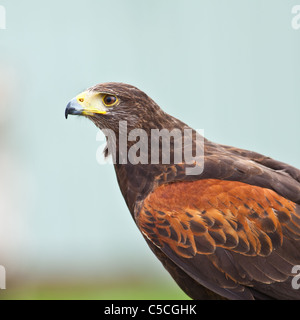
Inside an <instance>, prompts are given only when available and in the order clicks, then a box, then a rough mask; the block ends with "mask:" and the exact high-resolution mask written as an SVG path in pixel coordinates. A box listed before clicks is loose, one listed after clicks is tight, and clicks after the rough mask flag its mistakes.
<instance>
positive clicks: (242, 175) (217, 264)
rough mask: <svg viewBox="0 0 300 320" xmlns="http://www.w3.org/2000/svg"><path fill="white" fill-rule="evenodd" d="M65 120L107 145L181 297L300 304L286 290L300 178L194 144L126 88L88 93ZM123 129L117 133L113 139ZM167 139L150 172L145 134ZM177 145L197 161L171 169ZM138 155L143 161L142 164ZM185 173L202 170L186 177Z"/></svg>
mask: <svg viewBox="0 0 300 320" xmlns="http://www.w3.org/2000/svg"><path fill="white" fill-rule="evenodd" d="M69 114H72V115H82V116H85V117H87V118H88V119H90V120H91V121H92V122H93V123H94V124H95V125H96V126H97V127H98V128H100V129H101V130H103V131H105V130H109V132H111V133H112V135H113V136H114V137H115V138H114V139H109V137H108V136H109V135H107V137H108V138H107V140H110V141H114V144H115V149H114V148H113V146H109V143H108V146H107V148H106V150H105V155H106V156H108V155H109V154H110V153H113V151H115V159H114V160H115V161H114V168H115V172H116V175H117V179H118V183H119V186H120V190H121V192H122V195H123V197H124V199H125V201H126V204H127V206H128V209H129V211H130V213H131V215H132V217H133V219H134V221H135V223H136V225H137V227H138V228H139V230H140V231H141V233H142V234H143V236H144V238H145V240H146V242H147V244H148V245H149V247H150V248H151V250H152V251H153V252H154V254H155V255H156V256H157V258H158V259H159V260H160V261H161V263H162V264H163V266H164V267H165V268H166V269H167V271H168V272H169V273H170V274H171V276H172V277H173V278H174V280H175V281H176V282H177V284H178V285H179V286H180V288H181V289H182V290H183V291H184V292H185V293H186V294H187V295H189V296H190V297H191V298H192V299H232V300H236V299H243V300H248V299H249V300H253V299H258V300H265V299H276V300H280V299H300V290H297V288H295V286H293V285H292V284H293V279H294V276H295V274H294V273H293V270H294V267H295V266H298V265H300V170H298V169H296V168H295V167H292V166H290V165H288V164H285V163H282V162H279V161H276V160H274V159H272V158H270V157H266V156H264V155H261V154H258V153H255V152H251V151H247V150H242V149H238V148H234V147H230V146H225V145H220V144H217V143H214V142H211V141H209V140H207V139H204V138H203V139H202V140H201V139H200V140H199V139H198V138H197V137H198V135H199V133H198V132H197V131H196V130H194V129H192V128H190V127H189V126H188V125H186V124H185V123H183V122H182V121H180V120H178V119H176V118H174V117H172V116H171V115H169V114H167V113H165V112H164V111H163V110H162V109H161V108H160V107H159V106H158V105H157V104H156V103H155V102H154V101H153V100H152V99H151V98H150V97H148V96H147V95H146V94H145V93H144V92H142V91H140V90H139V89H137V88H135V87H133V86H131V85H128V84H123V83H104V84H99V85H96V86H94V87H92V88H90V89H87V90H86V91H85V92H83V93H81V94H79V95H78V96H77V97H76V98H74V99H73V100H71V101H70V102H69V104H68V105H67V108H66V111H65V115H66V118H67V117H68V115H69ZM122 121H123V122H126V125H127V128H126V129H127V130H126V131H122V130H121V129H120V122H122ZM135 129H140V130H142V131H143V132H145V133H146V134H147V139H148V140H147V139H146V140H143V143H142V144H139V148H138V147H136V148H135V149H133V150H135V151H136V153H137V156H139V157H140V158H138V160H140V161H129V160H130V159H129V158H128V154H129V153H130V152H131V153H132V148H133V147H134V146H135V143H137V140H138V138H136V139H134V137H136V135H130V132H132V131H133V130H135ZM174 129H175V130H177V131H176V132H181V133H183V135H175V134H174V136H172V137H171V138H170V148H169V152H170V161H169V163H166V162H167V161H165V162H163V161H162V158H163V157H164V154H163V149H162V144H163V143H162V142H163V141H162V137H159V150H158V152H159V153H160V154H159V156H158V157H156V161H152V162H151V160H152V157H151V156H153V155H154V154H153V152H152V151H151V142H153V141H152V140H151V134H152V133H153V132H154V131H155V130H159V131H162V130H167V131H168V132H173V130H174ZM121 131H122V132H121ZM185 132H188V133H189V135H190V138H191V139H190V140H189V139H186V140H185V138H184V133H185ZM124 138H125V140H126V142H127V144H126V145H125V149H124V146H122V144H121V140H122V141H125V140H124ZM140 140H141V138H140ZM183 141H189V142H187V143H186V144H187V149H190V151H192V152H194V153H197V148H198V147H199V150H202V153H200V154H201V156H200V157H199V159H198V158H197V159H198V160H199V161H198V160H197V161H196V162H194V163H191V162H187V161H185V158H184V157H182V161H177V162H176V161H175V160H174V159H175V155H178V149H179V148H180V146H182V145H183V144H182V142H183ZM178 142H180V143H178ZM110 144H113V143H110ZM145 146H146V147H145ZM181 149H182V150H183V149H184V148H181ZM112 150H113V151H112ZM145 150H146V151H149V152H147V155H146V157H144V158H142V157H141V153H142V151H143V152H144V151H145ZM126 152H127V153H126ZM151 152H152V155H151ZM180 152H181V151H179V153H180ZM184 152H185V151H182V154H183V153H184ZM144 153H145V152H144ZM157 158H158V161H157ZM124 160H128V161H124ZM147 160H149V161H147ZM153 162H154V163H153ZM192 165H194V166H195V167H196V166H199V167H201V170H199V171H198V172H195V174H188V171H187V170H188V169H191V166H192Z"/></svg>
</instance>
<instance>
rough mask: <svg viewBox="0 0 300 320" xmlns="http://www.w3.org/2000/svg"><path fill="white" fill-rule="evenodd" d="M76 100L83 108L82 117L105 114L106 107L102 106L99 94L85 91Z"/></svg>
mask: <svg viewBox="0 0 300 320" xmlns="http://www.w3.org/2000/svg"><path fill="white" fill-rule="evenodd" d="M76 100H77V102H78V103H79V104H80V105H81V106H82V108H83V112H82V114H83V115H87V116H89V115H93V114H95V113H97V114H106V107H105V106H104V105H103V103H102V99H101V97H100V94H99V93H93V92H88V91H85V92H83V93H80V94H79V95H78V96H77V97H76Z"/></svg>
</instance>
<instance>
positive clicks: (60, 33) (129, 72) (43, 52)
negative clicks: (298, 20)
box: [0, 0, 300, 281]
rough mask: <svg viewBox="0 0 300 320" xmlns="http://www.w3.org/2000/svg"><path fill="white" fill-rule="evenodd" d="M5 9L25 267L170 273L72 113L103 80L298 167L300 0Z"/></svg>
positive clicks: (16, 4) (12, 3)
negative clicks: (298, 16) (73, 104)
mask: <svg viewBox="0 0 300 320" xmlns="http://www.w3.org/2000/svg"><path fill="white" fill-rule="evenodd" d="M0 4H1V5H4V6H5V7H6V11H7V29H6V30H0V59H1V62H2V63H3V64H4V65H5V66H9V67H10V68H12V69H13V70H14V74H15V76H14V77H15V82H16V86H15V90H14V92H13V93H12V94H11V98H12V101H11V104H10V108H11V109H12V111H11V117H10V123H9V132H10V134H9V135H8V138H7V139H8V141H9V145H10V148H11V151H12V152H13V153H14V154H15V157H16V159H17V161H19V162H20V163H21V164H22V168H23V169H24V170H26V172H27V178H26V179H28V180H26V179H25V180H23V181H22V185H23V186H24V185H25V186H26V187H25V189H26V190H24V195H25V194H26V203H27V204H26V206H24V208H23V211H22V214H21V219H22V220H24V224H25V225H26V230H27V235H26V236H24V241H21V242H19V243H18V246H19V251H18V250H16V252H15V254H16V255H17V256H18V259H19V260H20V261H19V263H18V264H16V265H15V266H13V268H14V271H15V272H20V273H25V274H31V275H32V277H33V278H36V277H37V276H39V277H43V276H45V275H46V276H49V275H51V274H54V275H56V276H57V275H60V276H61V275H62V276H68V275H70V274H71V275H77V276H85V275H87V274H88V275H93V274H95V275H104V276H105V277H112V276H118V275H121V276H122V274H123V272H125V273H126V274H127V275H132V274H140V275H143V274H144V271H143V270H142V268H145V269H146V270H148V273H147V277H149V274H150V275H151V274H152V275H154V274H155V275H158V276H160V277H161V278H162V279H164V281H170V280H169V278H168V276H167V275H166V273H165V272H164V271H163V268H162V267H161V266H160V263H159V262H158V261H157V260H156V258H155V257H154V256H153V254H152V253H151V252H150V250H149V249H148V248H147V246H146V244H145V242H144V240H143V239H142V236H141V235H140V234H139V232H138V230H137V228H136V227H135V225H134V223H133V221H132V219H131V217H130V215H129V212H128V210H127V208H126V206H125V203H124V200H123V199H122V197H121V194H120V192H119V190H118V185H117V182H116V178H115V174H114V171H113V168H112V167H111V166H99V165H98V164H97V162H96V151H97V148H98V146H99V142H97V141H96V134H97V129H96V128H95V127H94V126H93V124H92V123H90V122H88V121H87V120H85V119H78V118H77V119H76V118H75V117H71V118H70V119H69V120H68V121H66V120H65V119H64V109H65V106H66V104H67V102H68V101H69V100H70V99H71V98H72V97H73V96H75V95H76V94H78V93H79V92H81V91H83V90H84V89H85V88H87V87H90V86H92V85H94V84H96V83H100V82H107V81H121V82H127V83H130V84H133V85H135V86H137V87H139V88H140V89H142V90H144V91H145V92H146V93H147V94H148V95H150V96H151V97H152V98H153V99H154V100H155V101H156V102H157V103H158V104H159V105H161V107H162V108H163V109H164V110H165V111H167V112H168V113H170V114H172V115H174V116H176V117H178V118H180V119H181V120H183V121H185V122H186V123H188V124H189V125H191V126H193V127H194V128H198V129H204V130H205V135H206V137H207V138H208V139H211V140H213V141H216V142H219V143H223V144H228V145H234V146H236V147H241V148H245V149H251V150H254V151H257V152H260V153H264V154H266V155H269V156H271V157H274V158H276V159H279V160H281V161H285V162H288V163H290V164H292V165H294V166H297V167H300V146H299V144H300V143H299V135H300V128H299V119H300V105H299V98H300V88H299V87H300V62H299V57H300V30H298V31H296V30H293V29H292V28H291V19H292V14H291V9H292V6H293V5H295V4H298V3H297V1H287V0H264V1H261V0H226V1H225V0H219V1H216V0H185V1H183V0H180V1H179V0H151V1H140V0H113V1H102V0H98V1H96V0H77V1H69V0H63V1H58V0H52V1H37V0H26V1H19V0H18V1H17V0H0ZM0 72H1V70H0ZM0 77H1V75H0ZM25 191H26V192H25ZM22 194H23V193H22V192H21V193H20V194H18V195H16V201H21V200H22V199H21V198H22ZM28 195H29V196H28ZM23 200H24V199H23ZM20 257H21V259H20ZM0 264H1V261H0Z"/></svg>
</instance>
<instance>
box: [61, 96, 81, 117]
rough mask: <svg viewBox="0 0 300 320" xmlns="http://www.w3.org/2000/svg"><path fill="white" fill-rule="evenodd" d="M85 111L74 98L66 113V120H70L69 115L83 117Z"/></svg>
mask: <svg viewBox="0 0 300 320" xmlns="http://www.w3.org/2000/svg"><path fill="white" fill-rule="evenodd" d="M83 110H84V109H83V108H82V107H81V105H80V104H79V103H78V102H77V99H76V98H74V99H72V100H71V101H70V102H69V103H68V105H67V108H66V111H65V117H66V119H68V116H69V114H72V115H78V116H80V115H82V113H83Z"/></svg>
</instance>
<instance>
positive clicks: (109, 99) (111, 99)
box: [103, 94, 118, 107]
mask: <svg viewBox="0 0 300 320" xmlns="http://www.w3.org/2000/svg"><path fill="white" fill-rule="evenodd" d="M117 101H118V99H117V97H115V96H112V95H109V94H107V95H105V96H104V98H103V102H104V104H105V105H106V106H109V107H110V106H113V105H114V104H116V103H117Z"/></svg>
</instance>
